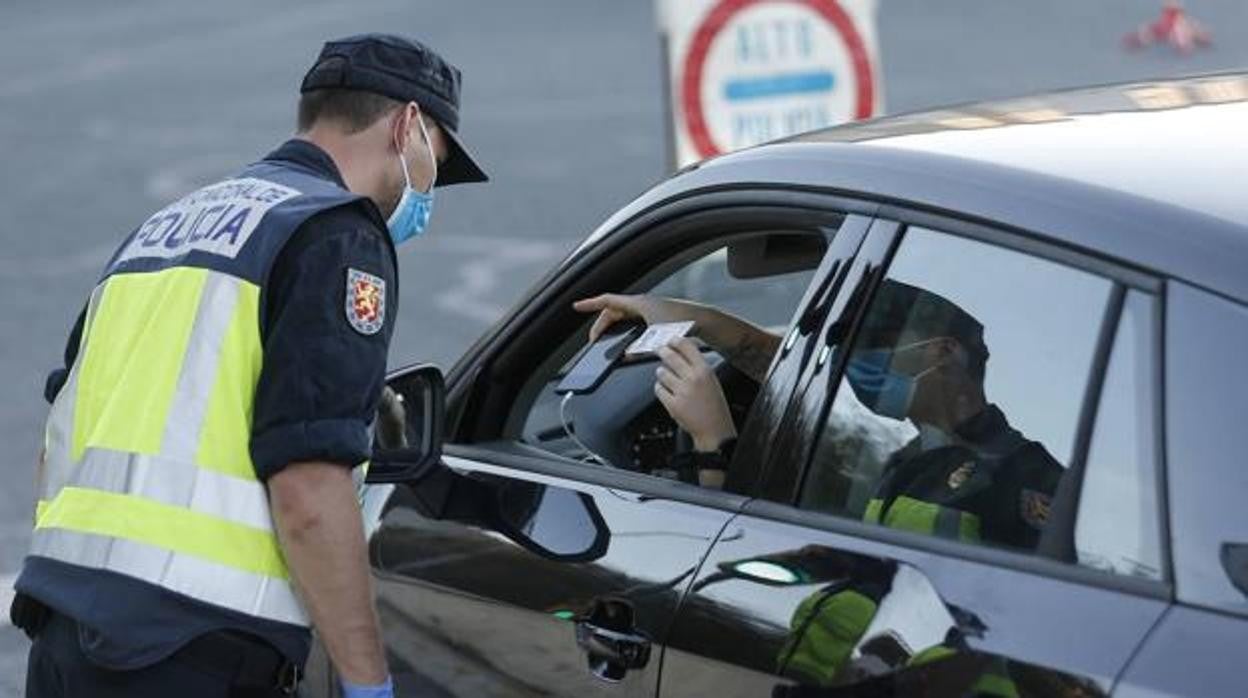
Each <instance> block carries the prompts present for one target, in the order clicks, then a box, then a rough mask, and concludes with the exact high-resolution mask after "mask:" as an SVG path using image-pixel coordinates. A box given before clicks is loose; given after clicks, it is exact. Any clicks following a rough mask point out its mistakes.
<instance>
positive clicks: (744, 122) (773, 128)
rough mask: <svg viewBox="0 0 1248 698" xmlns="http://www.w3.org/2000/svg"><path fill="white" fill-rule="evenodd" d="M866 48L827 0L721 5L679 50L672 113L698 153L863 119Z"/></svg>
mask: <svg viewBox="0 0 1248 698" xmlns="http://www.w3.org/2000/svg"><path fill="white" fill-rule="evenodd" d="M874 105H875V79H874V74H873V70H872V66H871V59H870V52H869V51H868V49H867V46H866V43H865V42H864V41H863V39H862V36H861V34H859V32H858V30H857V28H856V27H855V26H854V22H853V20H852V19H851V18H850V16H849V15H848V14H847V13H846V12H845V10H844V8H842V7H841V6H840V4H838V3H837V2H836V1H835V0H721V1H720V2H719V3H718V4H717V5H715V6H714V7H713V8H712V9H711V11H710V12H709V13H707V15H706V17H705V18H704V19H703V20H702V23H701V24H700V25H699V26H698V28H697V30H696V31H695V32H694V34H693V37H692V39H691V40H690V42H689V47H688V50H687V51H686V54H685V60H684V69H683V71H682V81H681V107H682V111H683V113H684V119H685V129H686V131H687V133H688V135H689V139H690V142H692V144H693V146H694V148H695V149H696V150H697V151H698V154H699V155H700V156H701V157H709V156H711V155H716V154H718V153H721V152H724V151H727V150H735V149H736V148H740V147H744V146H747V145H753V144H755V143H760V142H763V141H767V140H772V139H774V138H779V137H781V136H785V135H789V134H792V133H796V132H799V131H805V130H810V129H813V128H819V127H822V126H829V125H831V124H834V123H840V122H843V121H849V120H851V119H863V118H867V117H870V116H871V114H872V111H873V110H874Z"/></svg>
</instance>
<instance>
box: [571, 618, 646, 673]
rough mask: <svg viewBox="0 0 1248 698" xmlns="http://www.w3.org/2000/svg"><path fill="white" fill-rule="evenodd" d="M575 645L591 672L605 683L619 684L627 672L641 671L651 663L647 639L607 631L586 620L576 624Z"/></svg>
mask: <svg viewBox="0 0 1248 698" xmlns="http://www.w3.org/2000/svg"><path fill="white" fill-rule="evenodd" d="M576 644H577V645H578V646H579V647H580V648H581V649H582V650H584V651H585V652H586V653H587V654H588V655H589V668H590V671H592V672H593V673H594V675H595V676H597V677H598V678H600V679H603V680H605V681H613V682H614V681H619V680H620V679H622V678H624V674H625V672H627V671H628V670H629V669H641V668H643V667H645V666H646V663H647V662H649V661H650V639H649V638H647V637H646V636H644V635H640V634H637V633H628V632H621V631H619V630H608V629H607V628H603V627H599V626H597V625H594V624H593V623H590V622H589V621H585V620H582V621H578V622H577V624H576Z"/></svg>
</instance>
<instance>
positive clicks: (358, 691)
mask: <svg viewBox="0 0 1248 698" xmlns="http://www.w3.org/2000/svg"><path fill="white" fill-rule="evenodd" d="M341 683H342V698H394V681H393V680H391V678H390V677H389V676H387V677H386V682H385V683H382V684H377V685H376V686H361V685H360V684H355V683H347V682H346V681H342V682H341Z"/></svg>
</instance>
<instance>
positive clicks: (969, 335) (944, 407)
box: [575, 279, 1063, 548]
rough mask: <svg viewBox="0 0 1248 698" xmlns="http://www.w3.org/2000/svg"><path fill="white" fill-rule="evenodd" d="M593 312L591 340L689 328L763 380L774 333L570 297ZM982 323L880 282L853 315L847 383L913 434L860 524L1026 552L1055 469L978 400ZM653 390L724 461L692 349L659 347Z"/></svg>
mask: <svg viewBox="0 0 1248 698" xmlns="http://www.w3.org/2000/svg"><path fill="white" fill-rule="evenodd" d="M575 308H576V309H577V310H579V311H581V312H598V313H599V315H598V317H597V319H596V320H595V321H594V324H593V326H592V327H591V329H590V337H591V340H592V339H596V338H597V337H598V336H600V335H601V334H602V332H603V331H604V330H605V329H606V328H607V327H609V326H610V325H612V324H613V323H615V322H618V321H621V320H625V319H641V320H643V321H645V322H646V323H647V324H651V323H660V322H676V321H684V320H692V321H694V323H695V325H694V332H695V336H697V337H698V338H699V339H702V340H703V341H705V342H706V343H707V344H709V345H710V346H711V347H712V348H713V349H715V350H716V351H718V352H720V353H721V354H722V355H723V356H724V357H725V359H727V360H728V361H729V362H730V363H732V364H733V365H734V366H736V367H737V368H739V369H741V370H742V371H744V372H746V373H747V374H749V375H751V376H752V377H753V378H755V379H756V380H762V379H763V377H764V375H765V373H766V370H767V367H768V366H769V364H770V361H771V357H772V356H773V355H774V353H775V352H776V350H777V349H778V347H779V345H780V341H781V338H780V337H779V336H777V335H775V334H772V333H770V332H767V331H766V330H763V329H761V328H759V327H757V326H754V325H752V324H750V323H748V322H746V321H744V320H742V319H740V318H736V317H733V316H731V315H729V314H727V313H724V312H723V311H720V310H717V309H715V308H710V307H708V306H704V305H699V304H695V303H689V302H685V301H677V300H673V299H666V298H655V297H650V296H623V295H613V294H607V295H602V296H598V297H595V298H590V299H586V300H582V301H579V302H577V303H576V304H575ZM988 356H989V352H988V347H987V346H986V345H985V344H984V341H983V326H982V325H981V324H980V323H979V321H977V320H976V319H975V318H974V317H972V316H971V315H970V314H968V313H967V312H965V311H964V310H962V308H960V307H959V306H957V305H956V304H954V303H952V302H951V301H949V300H948V299H946V298H944V297H942V296H939V295H937V294H934V293H931V292H929V291H926V290H924V289H921V288H917V287H914V286H910V285H908V284H904V283H901V282H898V281H894V280H891V279H890V280H885V281H884V282H883V283H882V284H881V286H880V288H879V290H878V291H877V292H876V296H875V298H874V299H873V301H872V304H871V306H870V310H869V312H868V313H867V316H866V318H864V320H863V324H862V327H861V329H860V330H859V336H858V338H857V339H856V340H855V348H854V350H853V353H852V354H851V355H850V357H849V361H848V364H847V368H846V379H847V381H848V383H849V385H850V386H851V387H852V388H853V391H854V393H855V395H856V396H857V397H858V399H859V400H860V401H861V402H862V403H863V404H864V405H865V406H866V407H867V408H868V409H870V410H871V411H872V412H874V413H876V414H877V415H879V416H881V417H886V418H891V419H902V420H910V421H912V422H913V423H914V424H915V425H916V426H917V428H918V435H917V436H915V437H914V438H913V439H912V440H910V442H908V443H906V444H905V445H904V446H903V447H902V448H900V449H898V450H897V451H896V452H895V453H893V454H892V456H891V457H890V458H889V459H888V462H887V463H886V464H885V466H884V470H883V472H882V473H881V475H880V477H879V478H878V480H877V481H876V483H875V488H874V492H873V494H872V496H871V498H870V501H869V502H868V504H867V507H866V511H865V512H863V513H862V517H863V518H864V519H865V520H867V521H871V522H876V523H881V524H883V525H885V526H889V527H892V528H901V529H905V530H911V531H914V532H918V533H926V534H931V535H938V536H944V537H951V538H959V539H963V540H983V541H986V542H993V543H996V544H998V545H1005V546H1010V547H1016V548H1033V547H1034V546H1035V545H1036V543H1037V541H1038V538H1039V534H1040V531H1041V530H1042V527H1043V525H1044V523H1045V522H1046V521H1047V518H1048V513H1049V507H1050V502H1051V498H1052V496H1053V493H1054V491H1055V490H1056V487H1057V482H1058V480H1059V479H1060V477H1061V475H1062V473H1063V468H1062V467H1061V465H1059V464H1058V463H1057V461H1055V460H1054V459H1053V457H1052V456H1050V455H1049V453H1048V452H1047V451H1046V450H1045V449H1044V447H1043V446H1042V445H1041V444H1040V443H1038V442H1036V441H1032V440H1029V439H1027V438H1026V437H1024V436H1023V435H1022V434H1021V433H1019V432H1018V431H1017V430H1015V429H1014V428H1012V427H1011V426H1010V425H1009V422H1008V421H1007V420H1006V417H1005V414H1004V413H1003V412H1002V411H1001V410H1000V409H999V408H997V407H996V406H995V405H993V404H992V403H990V402H989V401H988V400H987V397H986V396H985V392H984V376H985V371H986V367H987V362H988ZM659 358H660V359H661V361H662V365H661V366H660V367H659V368H658V370H657V375H656V381H655V393H656V395H657V396H658V398H659V400H660V401H661V402H662V403H663V406H664V407H665V408H666V409H667V410H668V412H669V413H670V414H671V416H672V419H673V420H674V421H675V422H676V423H677V424H678V425H679V426H680V427H681V428H682V429H685V430H686V431H687V432H689V434H690V435H691V436H692V437H693V442H694V449H695V451H696V452H699V453H702V454H705V456H704V457H707V458H710V459H719V461H720V463H719V465H720V467H721V468H723V467H725V466H726V464H727V461H728V459H729V455H730V453H729V452H730V450H731V448H732V445H733V441H734V439H735V437H736V428H735V427H734V426H733V424H732V420H731V417H730V415H729V412H728V410H727V401H726V399H725V397H724V394H723V390H722V388H721V387H720V385H719V382H718V380H717V379H716V377H715V374H714V372H713V371H712V370H711V369H710V367H709V366H708V365H707V363H706V362H705V361H704V360H703V359H702V356H701V353H700V352H699V351H698V348H697V346H696V344H695V343H694V342H693V341H691V340H689V339H687V338H686V339H681V340H679V341H677V342H674V343H673V344H671V345H669V346H668V347H667V348H665V349H663V350H661V351H660V352H659Z"/></svg>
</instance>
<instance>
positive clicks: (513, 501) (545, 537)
mask: <svg viewBox="0 0 1248 698" xmlns="http://www.w3.org/2000/svg"><path fill="white" fill-rule="evenodd" d="M497 501H498V529H499V532H500V533H502V534H503V535H505V536H507V537H508V538H510V539H511V540H513V541H515V542H516V543H518V544H520V545H521V546H523V547H525V548H528V549H529V550H531V551H533V552H535V553H537V554H538V555H541V556H543V557H545V558H547V559H550V560H558V561H560V562H590V561H593V560H597V559H598V558H600V557H602V556H603V555H605V554H606V552H607V544H608V543H609V542H610V540H611V531H610V529H609V528H608V527H607V522H606V521H605V520H604V519H603V518H602V513H601V512H599V511H598V505H597V504H595V503H594V499H593V497H590V496H589V495H587V494H585V493H583V492H577V491H575V490H570V489H566V488H563V487H554V486H548V485H543V484H539V483H536V482H527V481H523V480H507V481H504V482H503V483H501V485H500V486H499V487H498V490H497Z"/></svg>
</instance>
